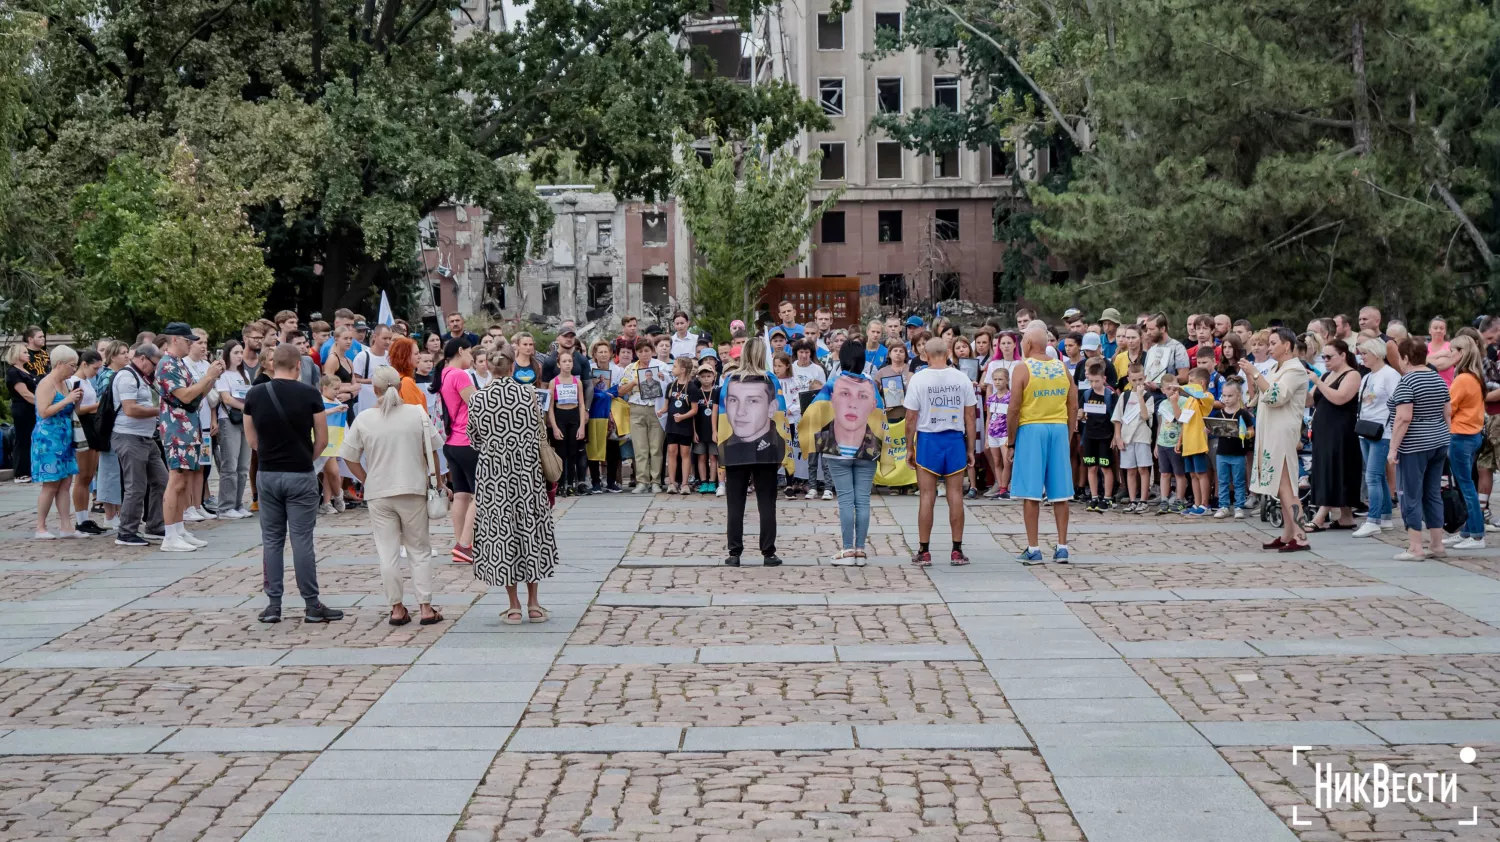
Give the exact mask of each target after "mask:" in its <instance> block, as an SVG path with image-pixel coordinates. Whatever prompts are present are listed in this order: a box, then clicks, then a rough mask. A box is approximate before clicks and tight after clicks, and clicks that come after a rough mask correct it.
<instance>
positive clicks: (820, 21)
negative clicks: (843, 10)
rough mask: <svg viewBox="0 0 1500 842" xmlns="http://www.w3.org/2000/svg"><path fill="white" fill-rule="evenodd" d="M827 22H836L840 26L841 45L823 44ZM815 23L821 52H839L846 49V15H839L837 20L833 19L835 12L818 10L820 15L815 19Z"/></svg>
mask: <svg viewBox="0 0 1500 842" xmlns="http://www.w3.org/2000/svg"><path fill="white" fill-rule="evenodd" d="M825 22H826V23H827V24H828V25H830V26H832V25H833V24H835V23H837V24H838V27H839V45H838V46H837V47H825V46H823V25H824V23H825ZM814 24H815V25H816V27H817V40H818V52H820V53H837V52H843V50H844V16H843V15H839V16H838V19H837V20H836V21H835V20H834V19H833V13H832V12H818V16H817V18H816V20H815V21H814Z"/></svg>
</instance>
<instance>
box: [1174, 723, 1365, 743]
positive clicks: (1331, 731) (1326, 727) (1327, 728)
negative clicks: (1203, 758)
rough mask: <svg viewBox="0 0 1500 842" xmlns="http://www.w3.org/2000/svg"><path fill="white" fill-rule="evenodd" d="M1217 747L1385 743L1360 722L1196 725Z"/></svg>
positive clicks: (1194, 725) (1194, 724)
mask: <svg viewBox="0 0 1500 842" xmlns="http://www.w3.org/2000/svg"><path fill="white" fill-rule="evenodd" d="M1193 727H1195V728H1197V729H1198V731H1199V733H1201V734H1203V736H1204V737H1206V738H1207V739H1208V741H1209V742H1211V743H1213V744H1214V745H1216V746H1280V745H1286V746H1292V745H1309V746H1368V745H1380V744H1381V743H1383V742H1384V740H1382V739H1381V738H1379V737H1377V736H1375V735H1374V734H1372V733H1371V732H1370V731H1368V730H1366V729H1365V728H1363V727H1361V726H1360V724H1359V723H1358V722H1194V723H1193Z"/></svg>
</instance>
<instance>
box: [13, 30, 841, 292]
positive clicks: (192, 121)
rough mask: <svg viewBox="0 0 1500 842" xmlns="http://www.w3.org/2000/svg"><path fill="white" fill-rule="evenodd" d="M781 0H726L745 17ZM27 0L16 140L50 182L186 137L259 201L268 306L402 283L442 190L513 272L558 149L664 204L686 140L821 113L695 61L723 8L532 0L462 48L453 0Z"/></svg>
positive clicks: (256, 211) (538, 219)
mask: <svg viewBox="0 0 1500 842" xmlns="http://www.w3.org/2000/svg"><path fill="white" fill-rule="evenodd" d="M767 2H769V0H733V2H731V3H730V8H731V10H732V11H733V12H734V13H735V14H739V15H741V16H743V17H745V18H747V19H748V16H749V15H751V14H752V13H754V12H757V11H759V10H761V9H763V8H764V6H765V5H766V3H767ZM17 5H19V6H21V7H22V8H27V9H31V10H34V11H36V12H38V13H41V14H45V15H46V17H47V19H48V21H49V25H48V27H47V29H46V35H45V38H44V39H43V41H42V43H41V45H40V47H39V49H38V51H37V53H36V62H35V67H34V69H33V71H32V72H33V73H34V75H35V76H36V78H38V79H44V80H45V82H46V84H45V85H38V86H37V87H36V92H35V95H34V96H33V98H32V99H31V100H30V101H29V108H28V111H29V114H28V127H29V128H28V129H27V130H26V132H25V136H24V142H23V148H24V149H26V150H31V151H34V152H35V157H36V166H37V168H38V169H37V171H38V172H45V173H49V174H51V176H52V177H53V178H54V179H55V180H56V181H57V182H59V183H60V186H58V187H56V188H55V189H54V190H53V191H52V194H53V195H61V196H70V195H71V194H72V193H73V192H74V191H76V189H77V188H78V187H80V186H82V185H84V184H87V183H91V182H99V181H102V180H103V179H104V177H105V172H106V170H107V168H108V165H109V163H110V162H111V161H112V160H114V159H115V158H117V157H120V156H122V155H126V154H135V155H137V156H138V157H140V158H141V159H143V160H155V159H162V158H165V157H166V154H167V152H166V150H167V149H169V148H170V146H171V144H172V143H174V142H175V138H176V137H177V136H178V134H179V133H181V134H182V135H184V136H185V137H186V138H187V139H188V141H189V142H190V143H191V144H192V146H193V148H194V149H195V150H197V151H198V152H199V154H201V155H202V156H203V158H204V160H205V161H211V162H213V163H215V164H216V165H217V166H218V167H220V169H221V171H222V172H223V173H224V174H225V176H226V177H227V178H228V179H229V181H230V182H231V183H232V184H234V185H235V186H237V187H240V188H242V189H244V190H245V191H246V196H247V198H246V210H247V212H248V213H249V215H250V218H251V221H252V223H253V224H254V225H255V226H256V228H257V229H258V230H260V231H262V232H263V233H264V234H265V235H266V240H265V244H266V248H267V251H268V253H267V264H268V265H269V266H271V267H272V268H273V270H274V271H275V272H276V274H277V285H276V287H275V288H274V289H273V291H272V299H273V301H274V302H275V303H276V304H277V306H282V305H300V307H301V308H302V309H303V310H313V309H321V310H323V311H324V312H328V311H330V310H332V309H333V308H335V307H337V306H342V305H351V304H359V303H368V302H369V301H370V299H371V298H373V297H374V296H375V294H376V293H377V291H378V289H379V288H381V287H385V286H389V285H392V284H400V283H407V282H409V280H410V278H411V272H410V267H411V262H412V255H413V254H414V252H415V249H416V244H417V224H418V222H419V221H420V220H421V218H422V217H423V216H424V215H426V214H427V213H429V212H431V211H432V210H434V209H435V208H437V207H439V206H440V205H442V204H444V203H446V202H462V203H473V204H478V205H481V206H483V207H484V208H485V209H486V210H488V211H489V212H490V213H491V221H492V224H493V225H494V226H496V227H501V226H503V227H504V228H505V229H506V231H507V237H506V246H505V253H504V257H505V259H506V260H507V261H508V262H509V263H510V265H511V266H512V267H515V266H518V265H519V264H520V263H521V261H522V260H523V259H524V256H525V251H526V248H527V246H528V243H530V242H541V241H542V240H543V237H542V236H541V235H543V234H544V233H545V231H546V230H547V228H548V226H549V225H550V220H549V219H548V216H549V214H548V211H547V208H546V205H545V203H544V202H542V201H540V200H539V199H538V198H537V196H536V195H535V192H534V190H532V189H531V186H530V185H531V184H532V183H533V180H538V179H544V178H547V177H549V175H550V174H551V172H552V171H553V169H554V168H555V167H556V166H557V164H558V162H559V155H560V153H561V152H562V151H567V152H569V153H570V157H569V159H568V161H569V163H570V164H572V165H576V167H578V168H579V169H581V170H583V171H586V172H591V173H598V174H599V175H600V176H601V177H602V178H603V179H605V180H606V181H607V182H608V184H609V186H610V187H611V189H613V190H615V191H616V192H618V193H620V194H622V195H630V196H645V197H654V196H656V195H658V194H660V193H662V192H663V191H664V190H665V189H666V187H667V185H668V184H669V182H670V179H671V174H672V153H673V143H674V138H675V135H676V132H677V131H679V130H687V131H689V132H697V131H701V129H702V127H703V126H704V125H705V124H706V121H707V120H709V119H710V118H711V119H714V120H716V121H717V125H719V126H721V127H722V128H723V129H724V130H725V131H727V132H730V133H734V132H741V133H745V132H747V131H748V128H749V126H750V125H752V124H753V123H755V122H758V121H760V120H763V119H764V120H770V121H771V122H772V124H773V132H775V133H776V134H778V135H779V136H782V137H787V136H790V135H791V134H792V133H794V132H796V131H797V130H798V129H799V128H800V127H804V126H807V125H813V124H821V123H822V120H823V118H822V117H821V114H820V112H819V111H818V110H817V108H816V106H815V105H814V104H812V103H808V102H806V101H804V100H802V99H801V98H800V97H798V96H797V95H796V92H795V90H794V89H792V88H790V87H789V86H786V85H780V84H771V85H759V86H755V87H753V88H752V87H750V86H745V85H739V84H736V83H735V82H734V81H733V80H731V79H726V78H721V77H718V76H715V75H713V74H700V73H694V72H693V71H692V70H691V69H690V67H689V62H687V61H686V59H687V57H688V56H687V54H688V52H689V48H688V47H687V41H686V39H685V38H684V37H682V35H683V26H684V21H685V20H687V19H688V18H689V17H690V16H692V15H695V14H701V13H706V12H707V11H708V10H709V8H710V0H535V2H532V3H530V4H529V6H528V8H527V15H526V18H525V20H524V21H523V22H520V23H518V24H515V25H513V26H511V27H509V28H507V29H500V30H498V31H489V30H488V29H487V28H486V27H484V26H480V27H478V28H476V29H473V30H470V31H469V32H468V33H467V34H466V35H465V36H464V37H462V38H460V37H458V35H457V34H456V32H455V27H454V20H455V13H457V14H458V16H459V17H462V13H461V12H459V4H458V2H457V0H255V1H254V2H248V0H170V2H167V0H118V2H113V1H112V2H109V3H104V2H100V0H17ZM315 265H317V266H319V267H321V273H320V274H319V273H315V272H314V270H313V267H314V266H315Z"/></svg>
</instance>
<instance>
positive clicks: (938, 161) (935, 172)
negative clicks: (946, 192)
mask: <svg viewBox="0 0 1500 842" xmlns="http://www.w3.org/2000/svg"><path fill="white" fill-rule="evenodd" d="M959 151H960V150H959V148H958V147H957V146H955V147H953V148H952V149H946V150H939V151H937V152H935V153H934V154H933V155H932V177H933V179H934V180H942V181H948V180H951V179H955V178H962V173H963V164H962V156H961V155H960V154H959ZM948 155H952V156H953V172H951V173H950V172H948V171H947V169H946V168H945V167H943V160H944V158H946V157H947V156H948Z"/></svg>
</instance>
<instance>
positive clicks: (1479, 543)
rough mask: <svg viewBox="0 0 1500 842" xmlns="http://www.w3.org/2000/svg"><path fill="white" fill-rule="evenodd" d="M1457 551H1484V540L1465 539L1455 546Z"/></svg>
mask: <svg viewBox="0 0 1500 842" xmlns="http://www.w3.org/2000/svg"><path fill="white" fill-rule="evenodd" d="M1453 549H1455V550H1482V549H1484V539H1483V538H1465V539H1463V540H1462V541H1459V542H1458V543H1457V544H1454V545H1453Z"/></svg>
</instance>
